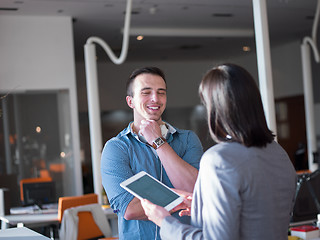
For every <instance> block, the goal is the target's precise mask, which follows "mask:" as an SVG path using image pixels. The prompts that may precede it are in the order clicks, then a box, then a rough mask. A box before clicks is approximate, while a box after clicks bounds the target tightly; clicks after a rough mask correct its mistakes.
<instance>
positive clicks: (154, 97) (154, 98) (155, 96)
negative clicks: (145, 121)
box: [151, 92, 158, 102]
mask: <svg viewBox="0 0 320 240" xmlns="http://www.w3.org/2000/svg"><path fill="white" fill-rule="evenodd" d="M151 101H153V102H157V101H158V94H157V93H156V92H155V93H152V95H151Z"/></svg>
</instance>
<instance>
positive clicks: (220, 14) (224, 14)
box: [212, 13, 233, 17]
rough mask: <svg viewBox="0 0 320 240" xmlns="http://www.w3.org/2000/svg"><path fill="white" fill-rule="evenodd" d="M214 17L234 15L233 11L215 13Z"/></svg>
mask: <svg viewBox="0 0 320 240" xmlns="http://www.w3.org/2000/svg"><path fill="white" fill-rule="evenodd" d="M212 16H213V17H233V14H232V13H214V14H212Z"/></svg>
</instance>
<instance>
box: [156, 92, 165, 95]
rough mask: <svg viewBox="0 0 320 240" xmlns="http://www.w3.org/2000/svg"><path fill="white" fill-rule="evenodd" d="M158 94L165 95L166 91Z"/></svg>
mask: <svg viewBox="0 0 320 240" xmlns="http://www.w3.org/2000/svg"><path fill="white" fill-rule="evenodd" d="M158 94H160V95H166V92H159V93H158Z"/></svg>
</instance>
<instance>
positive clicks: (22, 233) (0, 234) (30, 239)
mask: <svg viewBox="0 0 320 240" xmlns="http://www.w3.org/2000/svg"><path fill="white" fill-rule="evenodd" d="M17 238H19V239H23V240H50V238H47V237H45V236H43V235H41V234H40V233H37V232H35V231H32V230H31V229H29V228H26V227H19V228H9V229H5V230H1V231H0V239H1V240H5V239H8V240H12V239H17Z"/></svg>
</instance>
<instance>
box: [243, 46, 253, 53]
mask: <svg viewBox="0 0 320 240" xmlns="http://www.w3.org/2000/svg"><path fill="white" fill-rule="evenodd" d="M242 51H244V52H250V51H251V48H250V47H249V46H243V47H242Z"/></svg>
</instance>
